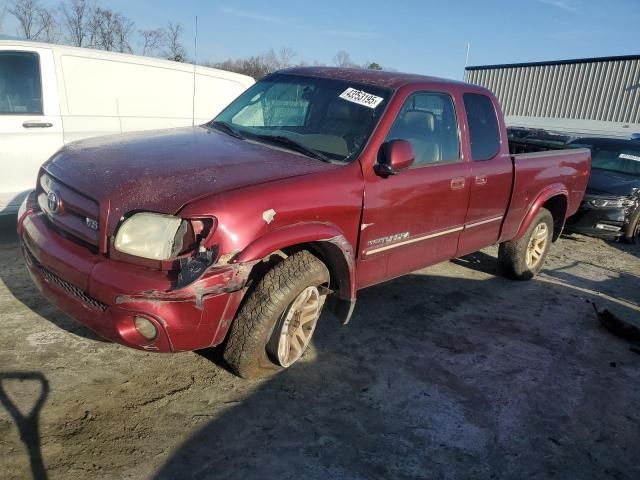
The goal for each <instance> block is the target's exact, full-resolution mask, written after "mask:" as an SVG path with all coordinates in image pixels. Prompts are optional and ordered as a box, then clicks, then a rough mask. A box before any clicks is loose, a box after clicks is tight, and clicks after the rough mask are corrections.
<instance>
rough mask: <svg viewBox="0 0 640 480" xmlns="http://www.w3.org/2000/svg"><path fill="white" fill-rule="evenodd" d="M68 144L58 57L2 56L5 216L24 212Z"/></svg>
mask: <svg viewBox="0 0 640 480" xmlns="http://www.w3.org/2000/svg"><path fill="white" fill-rule="evenodd" d="M62 143H63V138H62V122H61V119H60V107H59V104H58V95H57V83H56V77H55V69H54V64H53V53H52V51H51V50H50V49H47V48H24V47H20V48H18V47H16V48H13V47H12V48H10V49H7V50H0V152H2V154H1V155H0V169H2V175H0V178H1V179H2V180H0V214H3V213H12V212H15V211H16V210H17V209H18V207H19V206H20V203H21V202H22V199H23V198H24V196H25V195H26V193H27V191H29V190H32V189H33V188H35V183H36V176H37V174H38V169H39V168H40V165H42V163H43V162H45V161H46V160H47V159H48V158H49V157H50V156H51V155H52V154H53V153H55V151H56V150H57V149H58V148H60V147H61V146H62Z"/></svg>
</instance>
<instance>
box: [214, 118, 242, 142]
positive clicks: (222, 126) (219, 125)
mask: <svg viewBox="0 0 640 480" xmlns="http://www.w3.org/2000/svg"><path fill="white" fill-rule="evenodd" d="M209 125H211V126H212V127H213V128H215V129H216V130H220V131H223V132H225V133H227V134H229V135H231V136H232V137H235V138H239V139H240V140H244V139H245V137H244V135H242V134H241V133H240V131H239V130H238V129H237V128H235V127H234V126H232V125H231V124H230V123H228V122H222V121H220V120H215V121H213V122H211V123H209Z"/></svg>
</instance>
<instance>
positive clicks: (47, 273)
mask: <svg viewBox="0 0 640 480" xmlns="http://www.w3.org/2000/svg"><path fill="white" fill-rule="evenodd" d="M22 250H23V252H24V255H25V258H26V260H27V263H29V264H30V265H32V266H33V267H35V268H37V269H38V271H39V272H40V274H41V275H42V276H43V277H44V278H45V279H46V280H47V281H48V282H50V283H53V284H55V285H57V286H58V287H59V288H61V289H62V290H64V291H65V292H67V293H68V294H70V295H73V296H74V297H76V298H77V299H79V300H81V301H82V302H84V303H86V304H87V305H88V306H90V307H93V308H95V309H96V310H100V311H101V312H104V311H105V310H106V309H107V305H105V304H104V303H102V302H99V301H98V300H96V299H95V298H93V297H92V296H90V295H88V294H87V293H85V292H84V291H82V289H80V288H78V287H76V286H75V285H72V284H71V283H69V282H67V281H66V280H63V279H61V278H60V277H59V276H58V275H56V274H55V273H53V272H52V271H51V270H49V269H47V268H46V267H44V266H43V265H42V264H40V262H38V260H36V258H35V257H34V256H33V254H32V253H31V252H30V251H29V249H28V248H27V247H26V246H24V244H23V249H22Z"/></svg>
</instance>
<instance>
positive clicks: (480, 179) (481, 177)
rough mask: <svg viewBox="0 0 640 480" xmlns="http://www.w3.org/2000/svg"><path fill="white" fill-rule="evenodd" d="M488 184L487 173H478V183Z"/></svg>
mask: <svg viewBox="0 0 640 480" xmlns="http://www.w3.org/2000/svg"><path fill="white" fill-rule="evenodd" d="M486 184H487V176H486V175H476V185H480V186H482V185H486Z"/></svg>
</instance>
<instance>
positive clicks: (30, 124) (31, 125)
mask: <svg viewBox="0 0 640 480" xmlns="http://www.w3.org/2000/svg"><path fill="white" fill-rule="evenodd" d="M22 126H23V127H24V128H51V127H53V123H48V122H36V121H33V122H29V121H27V122H24V123H23V124H22Z"/></svg>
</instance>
